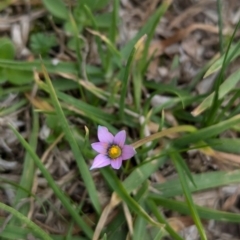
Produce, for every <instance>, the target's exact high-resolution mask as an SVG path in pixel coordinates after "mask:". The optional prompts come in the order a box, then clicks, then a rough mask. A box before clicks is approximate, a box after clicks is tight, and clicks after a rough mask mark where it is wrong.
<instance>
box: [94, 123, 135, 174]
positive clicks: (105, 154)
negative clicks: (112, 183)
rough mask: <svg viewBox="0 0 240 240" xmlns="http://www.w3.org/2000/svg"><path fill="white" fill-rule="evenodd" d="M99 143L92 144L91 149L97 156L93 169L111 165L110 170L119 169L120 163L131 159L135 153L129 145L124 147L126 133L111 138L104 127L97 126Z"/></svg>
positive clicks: (122, 132) (121, 132) (119, 133)
mask: <svg viewBox="0 0 240 240" xmlns="http://www.w3.org/2000/svg"><path fill="white" fill-rule="evenodd" d="M98 140H99V142H96V143H92V144H91V146H92V148H93V149H94V150H95V151H96V152H98V153H99V154H98V155H97V156H96V157H95V158H94V160H93V165H92V166H91V168H90V170H92V169H94V168H101V167H105V166H108V165H110V164H111V166H112V168H115V169H119V168H120V167H121V166H122V161H123V160H127V159H129V158H131V157H133V156H134V155H135V153H136V151H135V149H134V148H133V147H132V146H131V145H124V143H125V140H126V132H125V131H124V130H123V131H120V132H118V133H117V134H116V135H115V136H113V135H112V134H111V133H110V132H109V131H108V129H107V128H106V127H102V126H98Z"/></svg>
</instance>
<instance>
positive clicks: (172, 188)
mask: <svg viewBox="0 0 240 240" xmlns="http://www.w3.org/2000/svg"><path fill="white" fill-rule="evenodd" d="M192 177H193V179H194V182H195V183H196V186H194V185H193V184H192V183H191V181H188V180H187V181H188V186H189V191H190V192H199V191H204V190H207V189H212V188H218V187H221V186H225V185H229V184H233V183H239V182H240V170H236V171H233V172H223V171H218V172H209V173H202V174H193V175H192ZM153 187H154V188H155V189H157V190H158V191H159V192H160V194H159V195H160V196H161V197H166V198H170V197H175V196H179V195H182V194H183V189H182V187H181V184H180V182H179V179H178V178H175V179H172V180H169V181H167V182H166V183H162V184H154V185H153ZM150 195H155V194H150Z"/></svg>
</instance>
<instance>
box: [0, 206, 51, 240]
mask: <svg viewBox="0 0 240 240" xmlns="http://www.w3.org/2000/svg"><path fill="white" fill-rule="evenodd" d="M0 208H1V209H2V210H4V211H7V212H9V213H11V214H12V215H13V216H14V217H16V218H18V219H19V220H21V221H22V222H23V223H24V224H26V225H27V226H28V227H29V228H31V229H32V230H33V231H34V232H35V233H36V234H37V235H38V236H39V237H41V239H43V240H52V238H51V237H50V236H49V235H48V234H47V233H46V232H44V231H43V230H42V229H41V228H40V227H39V226H37V225H36V224H35V223H34V222H32V221H31V220H29V219H28V218H27V217H25V216H24V215H23V214H21V213H19V212H18V211H17V210H15V209H14V208H11V207H9V206H7V205H6V204H4V203H1V202H0Z"/></svg>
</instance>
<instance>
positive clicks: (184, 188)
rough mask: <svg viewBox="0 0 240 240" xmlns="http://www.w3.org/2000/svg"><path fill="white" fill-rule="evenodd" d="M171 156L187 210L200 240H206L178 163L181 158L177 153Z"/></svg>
mask: <svg viewBox="0 0 240 240" xmlns="http://www.w3.org/2000/svg"><path fill="white" fill-rule="evenodd" d="M170 156H171V159H172V161H173V163H174V165H175V167H176V169H177V172H178V174H179V179H180V182H181V186H182V189H183V193H184V196H185V199H186V202H187V205H188V207H189V210H190V212H191V216H192V218H193V220H194V222H195V224H196V227H197V229H198V232H199V234H200V236H201V239H202V240H207V236H206V233H205V231H204V227H203V225H202V222H201V220H200V218H199V216H198V212H197V210H196V208H195V205H194V203H193V200H192V196H191V192H190V190H189V186H188V182H187V179H186V176H185V172H184V171H183V169H182V167H181V164H180V163H179V162H181V161H183V159H182V157H181V156H180V155H179V153H177V152H175V153H171V154H170Z"/></svg>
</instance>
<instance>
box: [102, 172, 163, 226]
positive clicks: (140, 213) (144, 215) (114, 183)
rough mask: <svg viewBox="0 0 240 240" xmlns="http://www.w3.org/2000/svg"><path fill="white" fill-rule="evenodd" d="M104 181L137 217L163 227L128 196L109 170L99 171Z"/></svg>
mask: <svg viewBox="0 0 240 240" xmlns="http://www.w3.org/2000/svg"><path fill="white" fill-rule="evenodd" d="M100 171H101V173H102V174H103V176H104V178H105V180H106V181H107V182H108V184H109V185H110V186H111V188H112V189H113V190H114V191H115V192H116V193H117V194H118V196H119V197H120V198H121V199H122V200H123V201H124V202H125V203H126V204H127V205H128V206H129V207H130V209H131V210H132V211H134V212H135V213H136V214H137V215H138V216H141V217H142V218H144V219H145V220H146V221H147V222H148V223H150V224H152V225H154V226H156V227H160V228H161V227H163V226H162V225H161V224H159V223H157V222H156V221H154V220H153V219H152V218H151V217H150V216H149V215H148V214H147V212H146V211H145V210H144V209H143V208H142V207H141V206H140V205H139V204H138V203H137V202H136V201H135V200H134V199H133V198H132V197H131V196H130V195H129V193H128V192H127V190H126V189H125V188H124V186H123V184H122V183H121V181H120V180H119V179H118V178H117V176H116V175H115V174H114V172H113V170H112V169H110V168H103V169H101V170H100Z"/></svg>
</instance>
